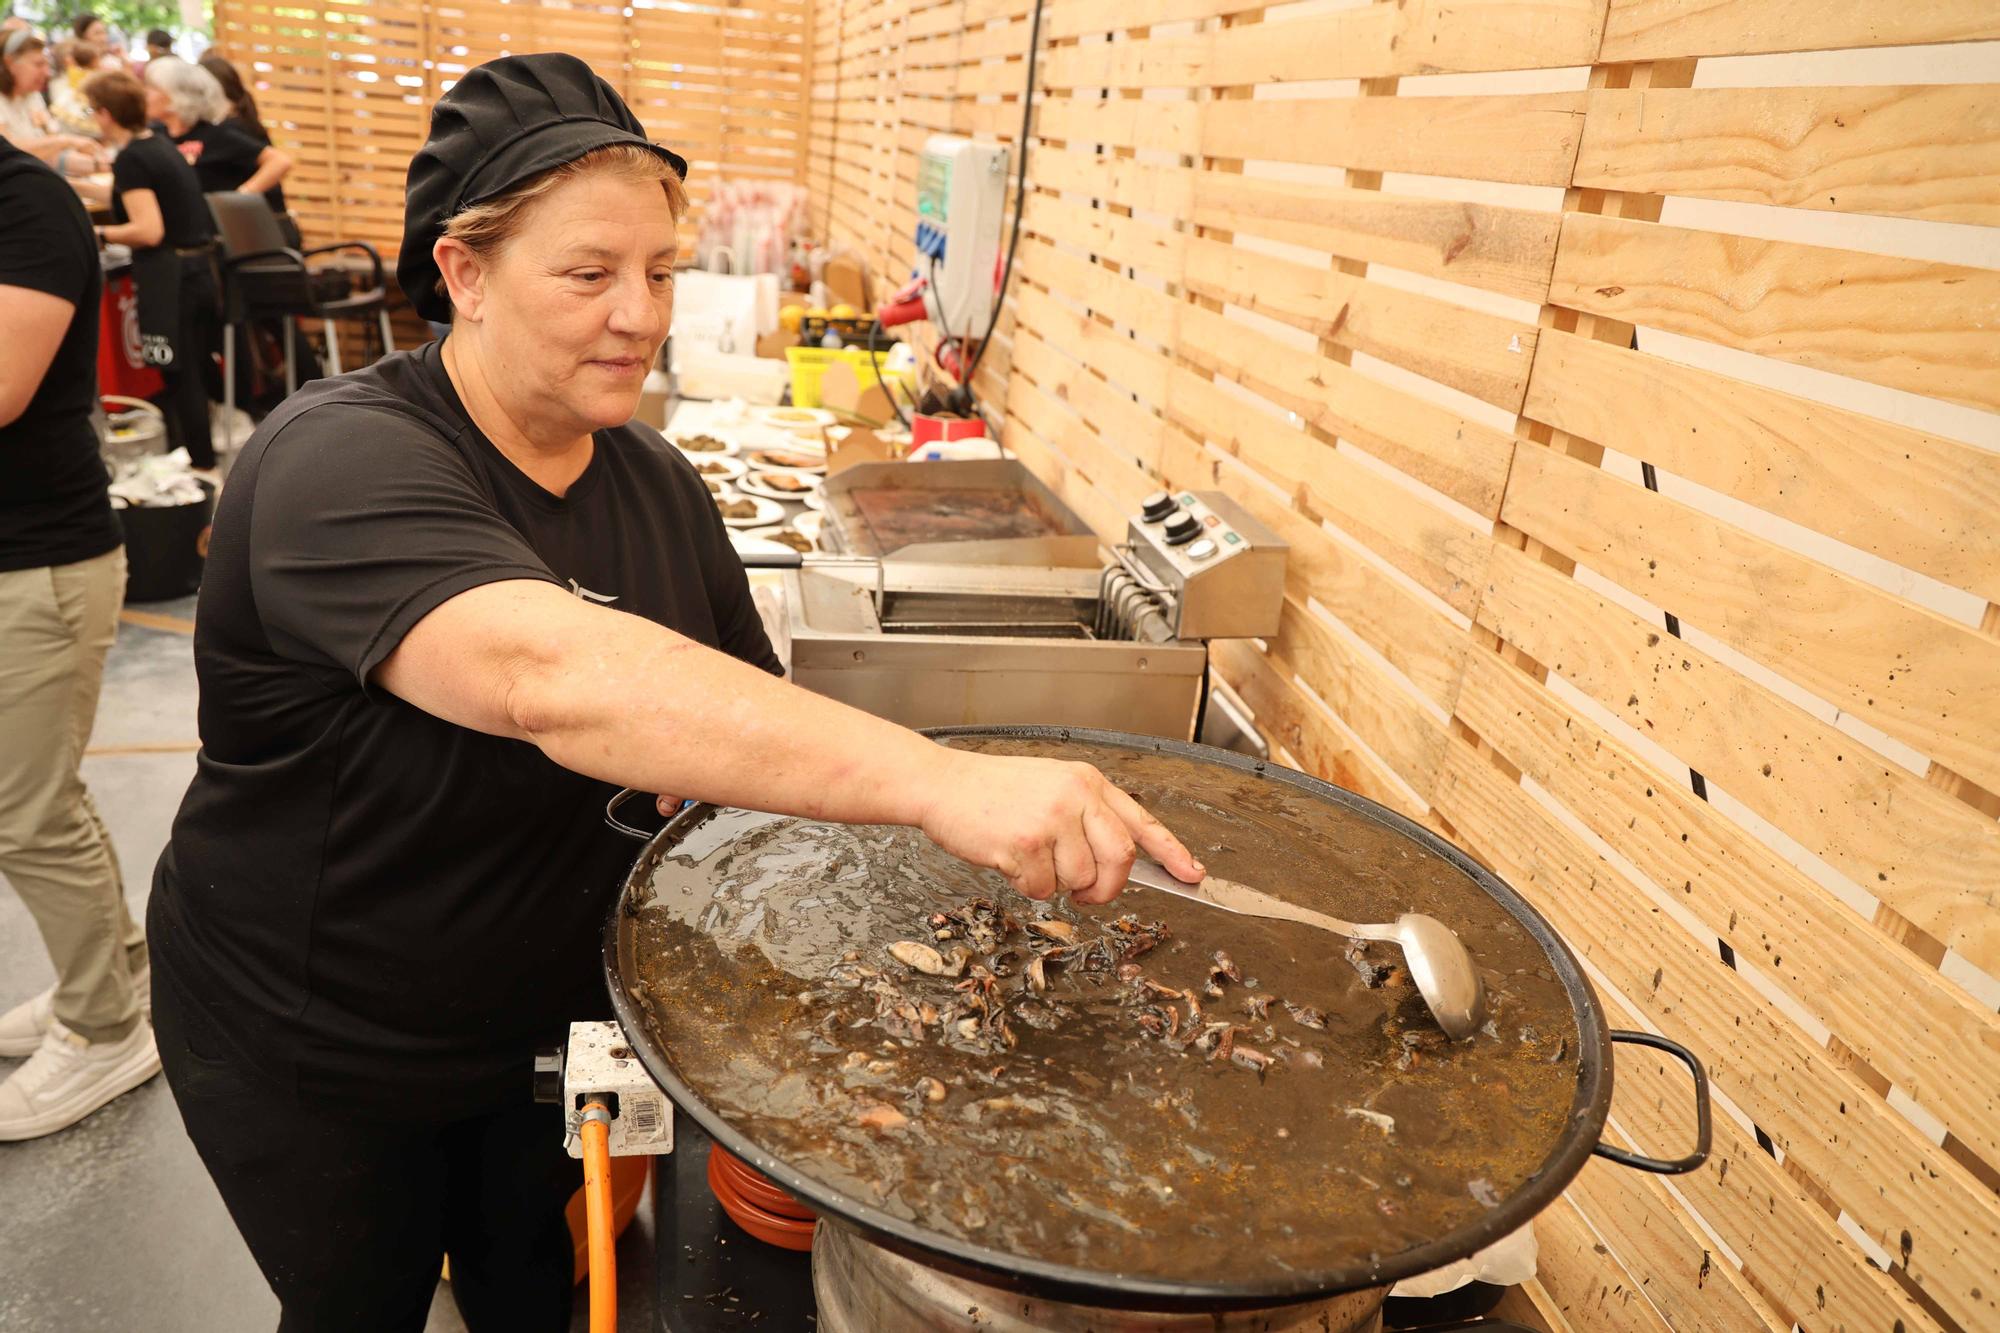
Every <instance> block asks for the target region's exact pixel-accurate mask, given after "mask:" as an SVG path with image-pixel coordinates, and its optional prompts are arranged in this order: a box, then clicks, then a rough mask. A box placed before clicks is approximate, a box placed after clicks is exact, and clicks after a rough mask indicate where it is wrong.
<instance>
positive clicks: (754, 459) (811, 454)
mask: <svg viewBox="0 0 2000 1333" xmlns="http://www.w3.org/2000/svg"><path fill="white" fill-rule="evenodd" d="M760 454H763V455H768V457H764V458H760V457H758V455H760ZM776 458H792V459H797V460H798V461H797V462H793V463H779V462H774V461H771V460H772V459H776ZM743 462H744V464H745V466H747V467H752V468H755V469H756V470H757V471H759V472H797V473H799V474H801V475H809V476H815V477H817V476H824V475H825V473H826V451H825V450H824V449H790V448H786V449H763V448H754V447H753V448H751V449H749V450H748V451H746V452H745V453H744V455H743Z"/></svg>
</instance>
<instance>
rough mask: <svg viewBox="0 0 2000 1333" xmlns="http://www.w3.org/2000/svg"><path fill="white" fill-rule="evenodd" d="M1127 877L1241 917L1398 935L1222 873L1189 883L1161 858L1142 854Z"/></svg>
mask: <svg viewBox="0 0 2000 1333" xmlns="http://www.w3.org/2000/svg"><path fill="white" fill-rule="evenodd" d="M1127 879H1128V882H1129V883H1132V884H1137V885H1139V886H1141V887H1142V888H1148V889H1158V890H1160V891H1161V892H1162V893H1172V894H1177V895H1179V896H1180V897H1182V898H1191V899H1193V900H1194V901H1195V902H1199V903H1207V904H1208V905H1209V906H1211V907H1220V908H1221V909H1222V910H1223V911H1225V912H1235V913H1237V914H1238V915H1241V916H1256V917H1264V918H1266V919H1268V920H1272V921H1298V922H1302V923H1303V924H1305V925H1308V926H1317V927H1319V928H1320V929H1321V930H1330V931H1332V932H1333V933H1334V934H1336V935H1346V936H1349V937H1350V938H1353V939H1362V940H1394V939H1395V938H1396V935H1395V930H1394V928H1393V927H1389V926H1357V925H1355V924H1354V923H1353V922H1352V921H1342V920H1340V919H1339V918H1338V917H1331V916H1328V915H1326V914H1325V913H1324V912H1315V911H1313V910H1312V909H1311V908H1309V907H1300V906H1297V905H1296V904H1294V903H1288V902H1286V901H1285V900H1284V899H1283V898H1274V897H1272V896H1271V895H1270V894H1268V893H1264V892H1262V891H1261V890H1258V889H1253V888H1251V887H1250V886H1249V885H1247V884H1238V883H1237V882H1236V881H1235V880H1233V879H1223V878H1222V877H1221V876H1219V875H1210V876H1208V878H1206V879H1204V880H1202V881H1201V882H1199V883H1197V884H1190V883H1188V882H1187V881H1186V880H1184V879H1177V878H1175V876H1174V873H1173V872H1172V871H1171V870H1168V869H1167V868H1166V867H1165V866H1163V865H1161V864H1160V863H1159V862H1158V861H1153V860H1149V859H1147V858H1146V857H1143V856H1142V857H1140V858H1139V859H1138V860H1136V861H1134V862H1133V863H1132V873H1131V874H1130V876H1128V877H1127Z"/></svg>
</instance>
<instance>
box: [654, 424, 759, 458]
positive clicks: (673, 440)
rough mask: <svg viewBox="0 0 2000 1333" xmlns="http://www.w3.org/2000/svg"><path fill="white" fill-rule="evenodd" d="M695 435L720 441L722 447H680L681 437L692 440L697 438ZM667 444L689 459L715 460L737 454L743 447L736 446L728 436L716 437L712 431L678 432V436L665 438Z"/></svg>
mask: <svg viewBox="0 0 2000 1333" xmlns="http://www.w3.org/2000/svg"><path fill="white" fill-rule="evenodd" d="M697 435H706V436H708V437H709V438H710V439H712V440H720V441H722V447H721V448H720V449H686V448H682V446H681V438H682V437H683V436H685V437H686V438H688V439H693V438H694V437H695V436H697ZM667 443H669V444H671V445H673V446H674V448H676V449H680V451H681V452H682V453H684V454H686V455H687V456H688V457H689V458H716V457H721V456H724V455H729V454H734V453H736V452H737V451H738V450H739V449H741V448H742V447H743V446H742V445H740V444H738V443H737V442H736V441H735V440H734V439H732V438H730V437H729V436H727V435H718V434H717V433H716V432H714V431H712V430H690V431H682V432H680V434H678V435H669V436H668V437H667Z"/></svg>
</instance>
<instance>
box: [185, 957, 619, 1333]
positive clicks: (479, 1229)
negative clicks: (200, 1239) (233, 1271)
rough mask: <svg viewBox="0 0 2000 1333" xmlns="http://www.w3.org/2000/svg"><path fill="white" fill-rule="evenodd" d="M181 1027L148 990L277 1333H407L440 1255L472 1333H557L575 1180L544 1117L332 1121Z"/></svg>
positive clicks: (194, 1126)
mask: <svg viewBox="0 0 2000 1333" xmlns="http://www.w3.org/2000/svg"><path fill="white" fill-rule="evenodd" d="M189 1017H190V1013H189V1006H188V1002H187V1001H186V1000H185V999H184V998H182V997H180V996H178V995H177V994H176V993H175V990H174V987H173V986H172V985H171V984H166V985H161V984H156V985H155V986H154V988H153V1025H154V1029H155V1031H156V1033H157V1035H158V1039H159V1045H160V1061H161V1063H162V1064H163V1065H164V1066H165V1069H166V1075H167V1083H168V1085H169V1086H170V1087H171V1088H172V1089H173V1094H174V1101H175V1102H176V1103H177V1104H178V1105H179V1107H180V1111H181V1119H182V1121H183V1122H184V1123H185V1124H186V1126H187V1132H188V1137H189V1138H190V1139H192V1140H193V1141H194V1145H195V1149H196V1151H198V1152H199V1153H200V1154H201V1160H202V1163H203V1165H205V1166H206V1167H207V1168H208V1173H209V1175H210V1177H212V1178H213V1179H214V1181H215V1185H216V1188H217V1189H218V1190H219V1191H221V1194H222V1200H223V1202H224V1203H225V1204H226V1205H228V1208H229V1215H230V1217H231V1218H233V1219H234V1220H235V1222H236V1228H237V1230H238V1231H240V1232H241V1233H242V1235H243V1239H244V1241H245V1242H246V1243H247V1244H248V1245H249V1247H250V1252H251V1254H252V1255H253V1256H254V1257H255V1258H256V1260H257V1266H258V1267H259V1268H261V1269H262V1270H263V1271H264V1277H265V1280H266V1281H268V1282H269V1283H270V1284H271V1289H272V1291H274V1292H276V1293H277V1296H278V1300H279V1303H280V1304H281V1306H282V1307H283V1313H282V1316H281V1318H280V1321H279V1324H278V1328H279V1333H348V1330H352V1331H353V1333H400V1331H401V1330H409V1331H410V1333H421V1330H422V1329H423V1327H424V1321H425V1318H426V1315H427V1313H428V1311H429V1310H430V1304H431V1298H432V1295H433V1294H434V1293H435V1291H436V1290H437V1283H438V1273H439V1269H440V1267H441V1260H442V1259H443V1258H444V1256H446V1255H447V1254H449V1255H450V1256H451V1292H452V1296H453V1298H454V1299H455V1300H456V1301H457V1302H458V1308H459V1313H460V1314H461V1315H462V1316H463V1317H464V1319H465V1324H466V1327H467V1328H468V1329H469V1330H471V1333H517V1331H518V1333H565V1331H566V1330H567V1329H568V1328H569V1324H570V1302H571V1299H572V1297H573V1296H574V1294H575V1286H574V1283H573V1281H572V1279H573V1276H574V1265H575V1251H574V1249H573V1247H572V1243H571V1240H570V1234H569V1225H568V1222H567V1221H566V1220H565V1218H564V1215H563V1208H564V1205H565V1204H566V1203H567V1202H568V1200H569V1197H570V1195H571V1194H573V1193H574V1192H575V1191H576V1189H577V1187H578V1186H579V1185H580V1184H582V1181H583V1173H582V1169H581V1167H580V1165H579V1163H577V1162H576V1161H575V1160H573V1159H572V1158H570V1157H569V1156H568V1155H567V1154H566V1153H565V1152H564V1151H563V1147H562V1121H561V1117H560V1111H559V1108H557V1107H554V1106H538V1105H536V1104H534V1103H533V1102H527V1101H526V1100H525V1098H524V1104H523V1105H522V1106H519V1107H505V1108H501V1109H498V1110H496V1111H494V1112H492V1113H491V1114H488V1115H482V1116H475V1117H472V1118H470V1119H461V1120H455V1121H436V1120H427V1119H425V1118H424V1115H423V1107H422V1106H421V1105H414V1106H412V1107H411V1108H410V1111H409V1115H408V1118H406V1119H397V1120H387V1119H382V1120H377V1119H369V1118H365V1117H358V1116H350V1115H342V1114H332V1113H328V1112H326V1111H323V1110H319V1109H316V1108H314V1107H311V1106H306V1105H302V1104H301V1103H300V1101H299V1100H298V1099H297V1098H296V1097H295V1096H292V1095H291V1094H289V1093H287V1092H285V1091H283V1090H280V1089H276V1088H273V1087H271V1086H269V1085H267V1084H266V1083H265V1082H263V1081H262V1080H260V1079H258V1078H255V1077H253V1076H252V1075H251V1074H250V1073H249V1072H248V1071H246V1070H245V1069H243V1068H242V1067H240V1066H239V1065H238V1064H237V1063H235V1062H233V1061H232V1060H229V1059H224V1058H218V1052H217V1051H215V1050H212V1049H203V1041H202V1039H201V1037H200V1036H199V1035H198V1034H199V1032H200V1031H201V1029H200V1026H199V1024H198V1022H197V1023H195V1024H192V1025H191V1024H190V1023H189V1022H188V1021H187V1020H188V1019H189ZM191 1027H192V1029H193V1031H194V1033H196V1034H197V1035H196V1036H195V1040H194V1042H193V1044H190V1042H189V1036H190V1029H191Z"/></svg>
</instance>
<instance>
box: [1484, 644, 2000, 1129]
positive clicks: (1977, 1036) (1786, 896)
mask: <svg viewBox="0 0 2000 1333" xmlns="http://www.w3.org/2000/svg"><path fill="white" fill-rule="evenodd" d="M1457 714H1458V716H1459V717H1460V718H1462V719H1464V721H1465V722H1466V724H1467V725H1469V726H1470V727H1471V728H1472V729H1473V730H1474V731H1476V732H1478V733H1479V735H1480V736H1482V737H1483V738H1485V739H1486V740H1487V741H1488V742H1489V743H1490V744H1491V745H1492V746H1493V748H1494V749H1496V750H1498V751H1499V752H1500V753H1501V754H1502V755H1504V756H1506V758H1507V760H1508V761H1509V762H1510V763H1512V764H1513V765H1514V766H1515V767H1517V768H1519V769H1520V770H1521V771H1522V772H1523V773H1525V774H1527V775H1528V776H1529V777H1530V778H1533V779H1534V780H1535V781H1536V782H1537V783H1539V784H1540V785H1541V786H1542V787H1543V788H1545V789H1546V790H1547V791H1548V792H1549V794H1550V795H1551V796H1553V797H1554V798H1555V799H1556V800H1557V801H1559V802H1561V803H1562V804H1563V805H1565V806H1566V807H1567V808H1568V809H1570V810H1571V811H1572V812H1573V813H1574V814H1575V815H1576V817H1577V818H1578V819H1579V820H1581V821H1582V823H1583V825H1584V826H1585V827H1586V828H1588V829H1589V830H1590V831H1591V832H1593V833H1595V834H1597V835H1598V836H1599V837H1601V838H1603V839H1605V841H1606V842H1607V843H1608V844H1609V845H1611V846H1614V847H1616V848H1617V849H1618V851H1619V854H1620V855H1622V856H1624V857H1625V858H1626V859H1627V860H1629V861H1630V862H1631V863H1632V864H1633V865H1634V866H1635V867H1636V868H1637V869H1638V870H1639V871H1640V872H1641V873H1643V874H1645V875H1646V876H1648V877H1649V878H1650V879H1651V880H1652V881H1653V882H1654V883H1655V884H1657V885H1659V886H1660V887H1661V888H1663V889H1665V890H1666V891H1668V892H1670V893H1671V894H1672V895H1673V897H1674V899H1675V901H1677V902H1679V903H1680V904H1681V906H1683V907H1685V908H1686V909H1687V910H1688V911H1689V912H1691V913H1693V914H1694V916H1696V917H1697V918H1699V919H1700V920H1701V921H1702V923H1703V924H1704V925H1706V926H1707V927H1708V928H1709V929H1710V930H1712V931H1714V932H1715V934H1716V937H1717V938H1719V939H1721V940H1723V941H1725V942H1726V943H1728V944H1729V946H1730V947H1731V948H1733V949H1734V950H1735V951H1736V954H1737V957H1739V958H1741V959H1742V960H1743V961H1744V962H1745V963H1746V964H1749V965H1751V966H1754V967H1756V968H1757V969H1758V970H1760V971H1762V972H1764V973H1766V974H1767V975H1769V976H1770V977H1771V978H1772V980H1773V981H1775V982H1776V983H1777V985H1778V986H1779V987H1780V988H1781V989H1782V990H1784V991H1785V992H1786V993H1787V994H1788V995H1790V996H1791V997H1792V998H1793V999H1794V1000H1795V1001H1796V1002H1797V1003H1798V1004H1799V1005H1800V1006H1801V1007H1802V1008H1803V1009H1804V1010H1805V1011H1806V1012H1807V1013H1809V1014H1811V1015H1812V1016H1813V1017H1814V1018H1816V1019H1818V1020H1819V1021H1820V1022H1821V1023H1823V1024H1825V1025H1826V1027H1827V1028H1828V1030H1830V1031H1831V1032H1833V1033H1834V1034H1835V1035H1836V1036H1838V1037H1839V1038H1840V1039H1841V1040H1842V1041H1844V1042H1846V1043H1847V1044H1848V1045H1849V1046H1850V1047H1852V1048H1853V1049H1855V1050H1856V1051H1858V1052H1860V1054H1861V1055H1862V1056H1863V1058H1865V1059H1866V1060H1867V1061H1868V1062H1869V1064H1870V1065H1871V1066H1873V1067H1874V1068H1875V1069H1876V1070H1878V1071H1880V1072H1881V1073H1882V1074H1883V1076H1884V1077H1886V1078H1888V1079H1890V1080H1891V1081H1892V1082H1894V1083H1895V1085H1896V1086H1897V1087H1899V1088H1901V1089H1902V1090H1903V1091H1904V1092H1905V1093H1907V1094H1908V1095H1909V1096H1910V1098H1911V1099H1912V1100H1914V1101H1916V1102H1917V1103H1918V1104H1919V1105H1921V1106H1923V1107H1924V1108H1925V1109H1927V1110H1929V1111H1930V1112H1931V1113H1932V1114H1934V1115H1936V1116H1938V1117H1939V1118H1940V1119H1941V1120H1943V1121H1944V1122H1945V1123H1946V1124H1947V1125H1950V1126H1951V1127H1952V1129H1953V1131H1954V1132H1955V1133H1957V1134H1958V1136H1959V1137H1960V1138H1962V1139H1964V1140H1965V1141H1966V1142H1967V1143H1969V1144H1972V1145H1973V1146H1974V1147H1975V1149H1976V1150H1977V1151H1979V1152H1980V1153H1982V1154H1983V1155H1985V1156H1986V1157H1988V1158H1989V1159H1993V1160H2000V1016H1996V1015H1995V1014H1994V1013H1993V1012H1992V1011H1991V1010H1989V1009H1985V1008H1983V1007H1981V1006H1979V1005H1976V1004H1974V1003H1973V1002H1972V1001H1971V1000H1970V998H1969V997H1968V996H1967V995H1966V994H1965V993H1964V992H1963V991H1962V990H1960V989H1959V988H1958V987H1956V986H1954V985H1953V984H1952V983H1951V982H1949V981H1947V980H1945V979H1944V978H1943V977H1942V976H1940V975H1939V973H1938V972H1937V970H1936V968H1934V967H1932V966H1931V965H1930V964H1929V963H1928V962H1927V961H1925V960H1923V959H1920V958H1918V957H1917V956H1916V955H1915V954H1914V953H1912V952H1910V951H1909V950H1908V949H1905V948H1903V947H1902V946H1901V945H1899V944H1897V943H1895V942H1893V941H1891V940H1890V939H1889V938H1888V936H1886V935H1884V934H1883V933H1882V932H1881V931H1879V930H1877V929H1875V927H1874V926H1873V925H1871V924H1870V923H1869V922H1868V921H1866V920H1865V919H1863V918H1862V917H1861V916H1860V915H1859V914H1857V913H1856V912H1854V911H1853V910H1852V909H1851V908H1849V907H1848V906H1847V905H1846V904H1844V903H1841V902H1839V901H1837V900H1836V899H1835V898H1834V897H1833V896H1832V895H1831V894H1829V893H1828V892H1827V891H1826V890H1825V889H1823V888H1821V887H1820V886H1819V885H1817V884H1814V883H1813V882H1812V881H1810V880H1808V879H1807V878H1806V877H1805V876H1804V875H1803V874H1801V873H1800V872H1799V871H1798V870H1797V869H1796V868H1795V867H1794V866H1792V865H1791V863H1789V862H1787V861H1786V860H1784V859H1783V858H1782V857H1780V856H1779V855H1778V854H1777V853H1776V852H1774V851H1772V850H1771V849H1770V848H1769V847H1768V846H1766V845H1765V844H1764V843H1763V842H1762V841H1760V840H1759V839H1758V838H1756V837H1755V836H1754V835H1752V834H1750V833H1749V832H1748V831H1746V830H1745V829H1743V828H1742V827H1741V826H1740V825H1738V824H1736V823H1735V822H1734V821H1732V820H1731V819H1729V818H1728V817H1727V816H1725V815H1723V814H1721V813H1720V812H1719V811H1718V810H1717V809H1716V807H1715V806H1714V805H1712V804H1710V803H1709V802H1707V801H1705V800H1702V799H1701V798H1700V797H1698V796H1696V795H1695V794H1694V793H1693V792H1691V791H1689V790H1688V789H1687V788H1686V786H1684V785H1683V784H1682V782H1681V781H1680V777H1679V775H1677V774H1675V775H1669V774H1663V773H1660V772H1659V771H1658V770H1656V769H1655V768H1653V767H1652V766H1651V765H1650V764H1648V763H1647V762H1645V761H1644V760H1643V759H1641V758H1640V757H1639V756H1638V755H1637V754H1636V753H1635V752H1634V751H1633V750H1631V749H1630V748H1629V747H1628V746H1626V745H1625V744H1624V743H1623V742H1621V741H1620V740H1618V739H1617V738H1616V737H1615V736H1613V735H1612V734H1611V733H1610V732H1608V731H1606V730H1605V729H1604V728H1602V727H1600V726H1598V725H1597V724H1596V723H1595V722H1593V721H1591V720H1590V719H1589V718H1588V717H1585V716H1584V715H1583V714H1581V713H1579V712H1578V711H1576V710H1575V709H1573V708H1571V707H1569V706H1568V705H1566V704H1565V703H1563V702H1562V701H1561V700H1560V699H1558V698H1557V697H1556V696H1555V695H1554V694H1553V693H1552V692H1551V691H1550V690H1548V689H1547V688H1546V687H1544V686H1542V685H1541V684H1539V683H1538V682H1536V681H1535V680H1534V679H1533V678H1532V677H1530V676H1528V675H1527V674H1526V673H1525V672H1522V671H1520V670H1518V669H1516V668H1515V667H1513V666H1510V665H1508V664H1507V663H1505V662H1503V661H1502V660H1501V659H1500V658H1499V656H1498V655H1496V654H1493V653H1488V652H1475V653H1473V654H1471V655H1470V656H1469V657H1468V659H1467V661H1466V665H1465V670H1464V682H1463V684H1462V686H1461V687H1460V689H1459V692H1458V696H1457Z"/></svg>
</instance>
